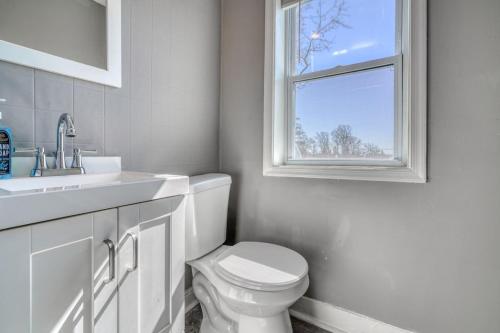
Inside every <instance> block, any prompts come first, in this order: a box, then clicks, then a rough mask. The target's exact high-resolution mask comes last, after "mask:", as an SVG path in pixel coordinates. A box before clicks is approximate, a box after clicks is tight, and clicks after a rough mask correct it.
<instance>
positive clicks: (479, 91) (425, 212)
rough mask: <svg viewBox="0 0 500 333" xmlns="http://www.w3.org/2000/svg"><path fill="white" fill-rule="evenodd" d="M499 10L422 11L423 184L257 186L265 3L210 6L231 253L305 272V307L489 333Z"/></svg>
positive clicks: (499, 208) (494, 266)
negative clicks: (291, 260) (288, 262)
mask: <svg viewBox="0 0 500 333" xmlns="http://www.w3.org/2000/svg"><path fill="white" fill-rule="evenodd" d="M499 14H500V1H498V0H476V1H470V0H439V1H432V0H431V1H429V37H430V38H429V108H428V111H429V175H430V182H429V183H428V184H425V185H414V184H395V183H371V182H358V181H329V180H308V179H284V178H282V179H279V178H266V177H263V176H262V136H263V133H262V123H263V119H262V114H263V110H262V106H263V89H264V88H263V68H264V0H251V1H250V0H223V9H222V20H223V25H222V26H223V28H222V29H223V31H222V76H221V80H222V98H221V114H220V117H221V120H220V123H221V125H220V127H221V131H220V159H221V171H223V172H227V173H229V174H231V175H232V176H233V177H234V178H233V179H234V185H233V189H232V197H231V203H230V219H231V225H232V227H231V228H232V229H233V231H234V234H235V238H236V239H237V240H260V241H270V242H276V243H280V244H283V245H286V246H289V247H291V248H293V249H295V250H298V251H299V252H301V253H302V254H304V255H305V257H306V258H307V260H308V261H309V264H310V278H311V287H310V289H309V292H308V295H309V296H311V297H313V298H316V299H319V300H321V301H325V302H328V303H331V304H334V305H337V306H341V307H344V308H347V309H350V310H353V311H355V312H358V313H362V314H365V315H368V316H371V317H374V318H376V319H379V320H381V321H384V322H388V323H391V324H393V325H396V326H399V327H402V328H407V329H412V330H416V331H418V332H422V333H424V332H425V333H461V332H464V333H465V332H500V316H499V313H500V283H499V281H500V259H499V253H500V205H499V202H500V195H499V191H500V190H499V189H500V23H499V20H498V17H499Z"/></svg>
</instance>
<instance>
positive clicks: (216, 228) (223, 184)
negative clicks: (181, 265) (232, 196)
mask: <svg viewBox="0 0 500 333" xmlns="http://www.w3.org/2000/svg"><path fill="white" fill-rule="evenodd" d="M230 187H231V177H230V176H228V175H224V174H218V173H210V174H206V175H199V176H193V177H190V178H189V194H188V196H187V200H186V261H190V260H194V259H197V258H200V257H202V256H204V255H205V254H208V253H209V252H212V251H213V250H215V249H216V248H218V247H219V246H221V245H222V244H223V243H224V242H225V241H226V229H227V207H228V202H229V189H230Z"/></svg>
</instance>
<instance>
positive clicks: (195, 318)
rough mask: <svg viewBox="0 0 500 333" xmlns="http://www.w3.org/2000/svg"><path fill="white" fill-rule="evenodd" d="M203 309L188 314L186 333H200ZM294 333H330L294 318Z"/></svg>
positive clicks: (196, 308)
mask: <svg viewBox="0 0 500 333" xmlns="http://www.w3.org/2000/svg"><path fill="white" fill-rule="evenodd" d="M202 316H203V315H202V313H201V307H200V305H197V306H196V307H195V308H193V309H192V310H191V311H189V312H188V313H186V333H199V332H200V325H201V319H202ZM292 326H293V333H329V332H328V331H325V330H324V329H321V328H318V327H316V326H312V325H310V324H308V323H305V322H303V321H301V320H298V319H296V318H294V317H292Z"/></svg>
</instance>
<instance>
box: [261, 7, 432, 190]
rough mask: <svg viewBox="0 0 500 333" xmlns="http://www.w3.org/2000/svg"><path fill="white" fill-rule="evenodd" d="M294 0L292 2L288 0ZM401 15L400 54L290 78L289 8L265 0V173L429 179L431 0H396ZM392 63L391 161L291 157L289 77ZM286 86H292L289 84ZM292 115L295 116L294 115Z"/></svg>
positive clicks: (292, 120)
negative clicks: (299, 158) (429, 19)
mask: <svg viewBox="0 0 500 333" xmlns="http://www.w3.org/2000/svg"><path fill="white" fill-rule="evenodd" d="M289 2H290V1H289ZM398 11H400V12H401V13H402V15H401V18H402V19H401V22H399V23H398V26H399V27H400V29H398V30H400V31H398V35H399V36H401V38H400V40H397V43H398V44H399V45H398V48H400V49H401V54H400V55H396V56H394V57H388V58H384V59H379V60H375V61H369V62H366V63H362V64H355V65H350V66H344V67H342V68H336V69H332V70H324V71H320V72H315V73H312V74H303V75H302V76H301V77H300V78H294V77H292V78H291V80H289V79H288V75H287V72H288V71H289V68H290V63H289V61H288V60H287V58H286V52H285V50H286V48H287V47H288V45H287V38H286V31H285V21H286V12H285V10H284V9H282V6H281V0H266V51H265V57H266V59H265V61H266V62H265V83H264V88H265V91H264V159H263V162H264V175H265V176H275V177H301V178H324V179H352V180H372V181H393V182H408V183H425V182H426V180H427V174H426V167H427V160H426V157H427V129H426V122H427V83H426V81H427V2H426V0H398ZM388 65H394V66H395V72H396V80H395V86H396V89H397V90H398V91H397V93H396V94H395V96H399V98H396V101H395V104H396V107H397V112H396V114H397V117H396V122H395V123H396V128H395V137H396V142H395V153H396V154H395V155H396V159H395V160H392V161H373V160H365V161H356V162H354V161H353V160H335V161H314V160H293V159H290V157H291V151H290V147H291V146H292V144H293V135H291V133H293V132H292V129H293V128H294V121H295V120H294V119H293V117H289V116H288V114H289V112H290V111H289V110H288V109H287V101H288V94H289V92H290V91H292V90H291V89H292V87H290V85H291V84H292V82H291V81H295V80H297V79H300V80H303V79H316V78H319V77H331V76H332V75H340V74H343V73H349V72H354V71H361V70H367V69H370V68H380V67H383V66H388ZM287 85H288V87H287ZM290 118H292V119H290Z"/></svg>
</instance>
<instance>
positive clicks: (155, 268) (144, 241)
mask: <svg viewBox="0 0 500 333" xmlns="http://www.w3.org/2000/svg"><path fill="white" fill-rule="evenodd" d="M170 228H171V201H170V200H169V199H163V200H157V201H152V202H147V203H143V204H139V205H134V206H128V207H121V208H120V209H119V239H120V251H119V280H120V285H119V294H120V297H119V302H120V305H119V315H118V318H119V330H120V333H127V332H130V333H138V332H140V333H156V332H162V331H164V330H165V329H166V328H167V327H168V326H169V325H170V312H171V311H170V307H171V302H170V300H171V293H170V290H171V289H170V253H171V249H170V244H171V242H170V234H171V230H170ZM134 239H136V240H137V244H136V246H135V247H134ZM135 249H136V251H135ZM134 254H135V255H136V258H137V267H135V265H134Z"/></svg>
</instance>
